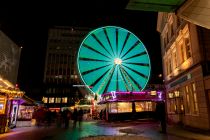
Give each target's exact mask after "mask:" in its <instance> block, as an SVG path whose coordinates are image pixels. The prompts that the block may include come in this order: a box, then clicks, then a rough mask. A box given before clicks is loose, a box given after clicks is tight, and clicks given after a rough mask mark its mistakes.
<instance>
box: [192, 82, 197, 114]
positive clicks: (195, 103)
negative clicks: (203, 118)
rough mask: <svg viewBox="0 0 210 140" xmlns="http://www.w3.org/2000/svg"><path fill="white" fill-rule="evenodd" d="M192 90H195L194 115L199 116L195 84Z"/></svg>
mask: <svg viewBox="0 0 210 140" xmlns="http://www.w3.org/2000/svg"><path fill="white" fill-rule="evenodd" d="M192 88H193V104H194V108H193V114H198V100H197V94H196V88H195V83H192Z"/></svg>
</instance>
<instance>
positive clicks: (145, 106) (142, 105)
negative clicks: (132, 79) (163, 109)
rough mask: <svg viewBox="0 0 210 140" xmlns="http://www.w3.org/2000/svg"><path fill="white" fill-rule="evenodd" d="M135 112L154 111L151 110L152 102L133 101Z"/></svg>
mask: <svg viewBox="0 0 210 140" xmlns="http://www.w3.org/2000/svg"><path fill="white" fill-rule="evenodd" d="M135 106H136V112H142V111H154V110H152V102H135Z"/></svg>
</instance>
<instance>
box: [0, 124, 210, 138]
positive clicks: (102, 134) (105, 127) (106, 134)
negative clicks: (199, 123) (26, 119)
mask: <svg viewBox="0 0 210 140" xmlns="http://www.w3.org/2000/svg"><path fill="white" fill-rule="evenodd" d="M170 131H174V130H170ZM175 132H176V131H175ZM180 132H182V133H184V134H185V132H184V131H182V130H180ZM187 135H191V134H187ZM200 138H201V139H202V140H204V139H205V138H206V137H204V136H203V137H195V138H192V136H191V137H185V136H184V135H177V134H175V133H174V134H173V133H168V134H162V133H159V126H158V124H157V123H155V122H139V121H132V122H111V123H108V122H104V121H90V122H83V125H82V128H78V127H77V128H75V129H73V128H72V125H70V127H69V128H68V129H65V128H56V127H50V128H45V127H40V128H37V127H25V128H15V129H13V130H12V131H11V132H9V133H5V134H0V140H79V139H82V140H97V139H99V140H105V139H106V140H111V139H113V140H129V139H132V140H192V139H200ZM208 138H209V139H210V137H208Z"/></svg>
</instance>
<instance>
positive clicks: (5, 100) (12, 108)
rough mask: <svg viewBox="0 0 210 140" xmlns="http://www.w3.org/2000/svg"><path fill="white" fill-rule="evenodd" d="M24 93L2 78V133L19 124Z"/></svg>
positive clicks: (0, 87) (0, 86)
mask: <svg viewBox="0 0 210 140" xmlns="http://www.w3.org/2000/svg"><path fill="white" fill-rule="evenodd" d="M23 95H24V92H23V91H20V90H19V89H18V88H15V87H14V86H13V85H12V84H11V83H10V82H8V81H7V80H4V79H2V78H0V133H4V132H7V131H8V128H9V127H13V126H15V125H16V122H17V113H18V109H19V104H20V101H21V98H22V97H23Z"/></svg>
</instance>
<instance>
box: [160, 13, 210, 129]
mask: <svg viewBox="0 0 210 140" xmlns="http://www.w3.org/2000/svg"><path fill="white" fill-rule="evenodd" d="M166 15H167V16H166ZM160 25H161V26H160ZM157 30H158V31H159V32H160V34H161V50H162V59H163V71H164V80H165V86H166V101H167V113H168V119H169V121H172V122H176V123H181V124H183V125H187V126H191V127H195V128H200V129H205V130H208V129H210V126H209V107H208V106H209V99H210V98H208V97H207V94H206V93H208V90H207V87H208V86H206V85H208V83H210V82H209V81H210V80H209V78H207V77H206V76H207V75H205V74H204V66H205V64H206V63H207V62H206V60H207V61H208V56H210V53H209V51H208V50H209V48H210V44H209V42H210V41H209V39H207V37H206V36H207V35H208V37H209V35H210V33H209V31H208V30H207V29H203V28H202V30H204V31H201V29H199V27H198V26H196V25H194V24H192V23H189V22H186V21H184V20H181V19H179V18H177V17H176V15H175V14H173V13H168V14H166V13H159V14H158V27H157ZM201 35H202V36H203V37H201ZM204 37H205V38H204ZM201 39H202V40H201ZM203 47H204V48H205V51H204V49H203ZM207 74H208V73H207Z"/></svg>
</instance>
